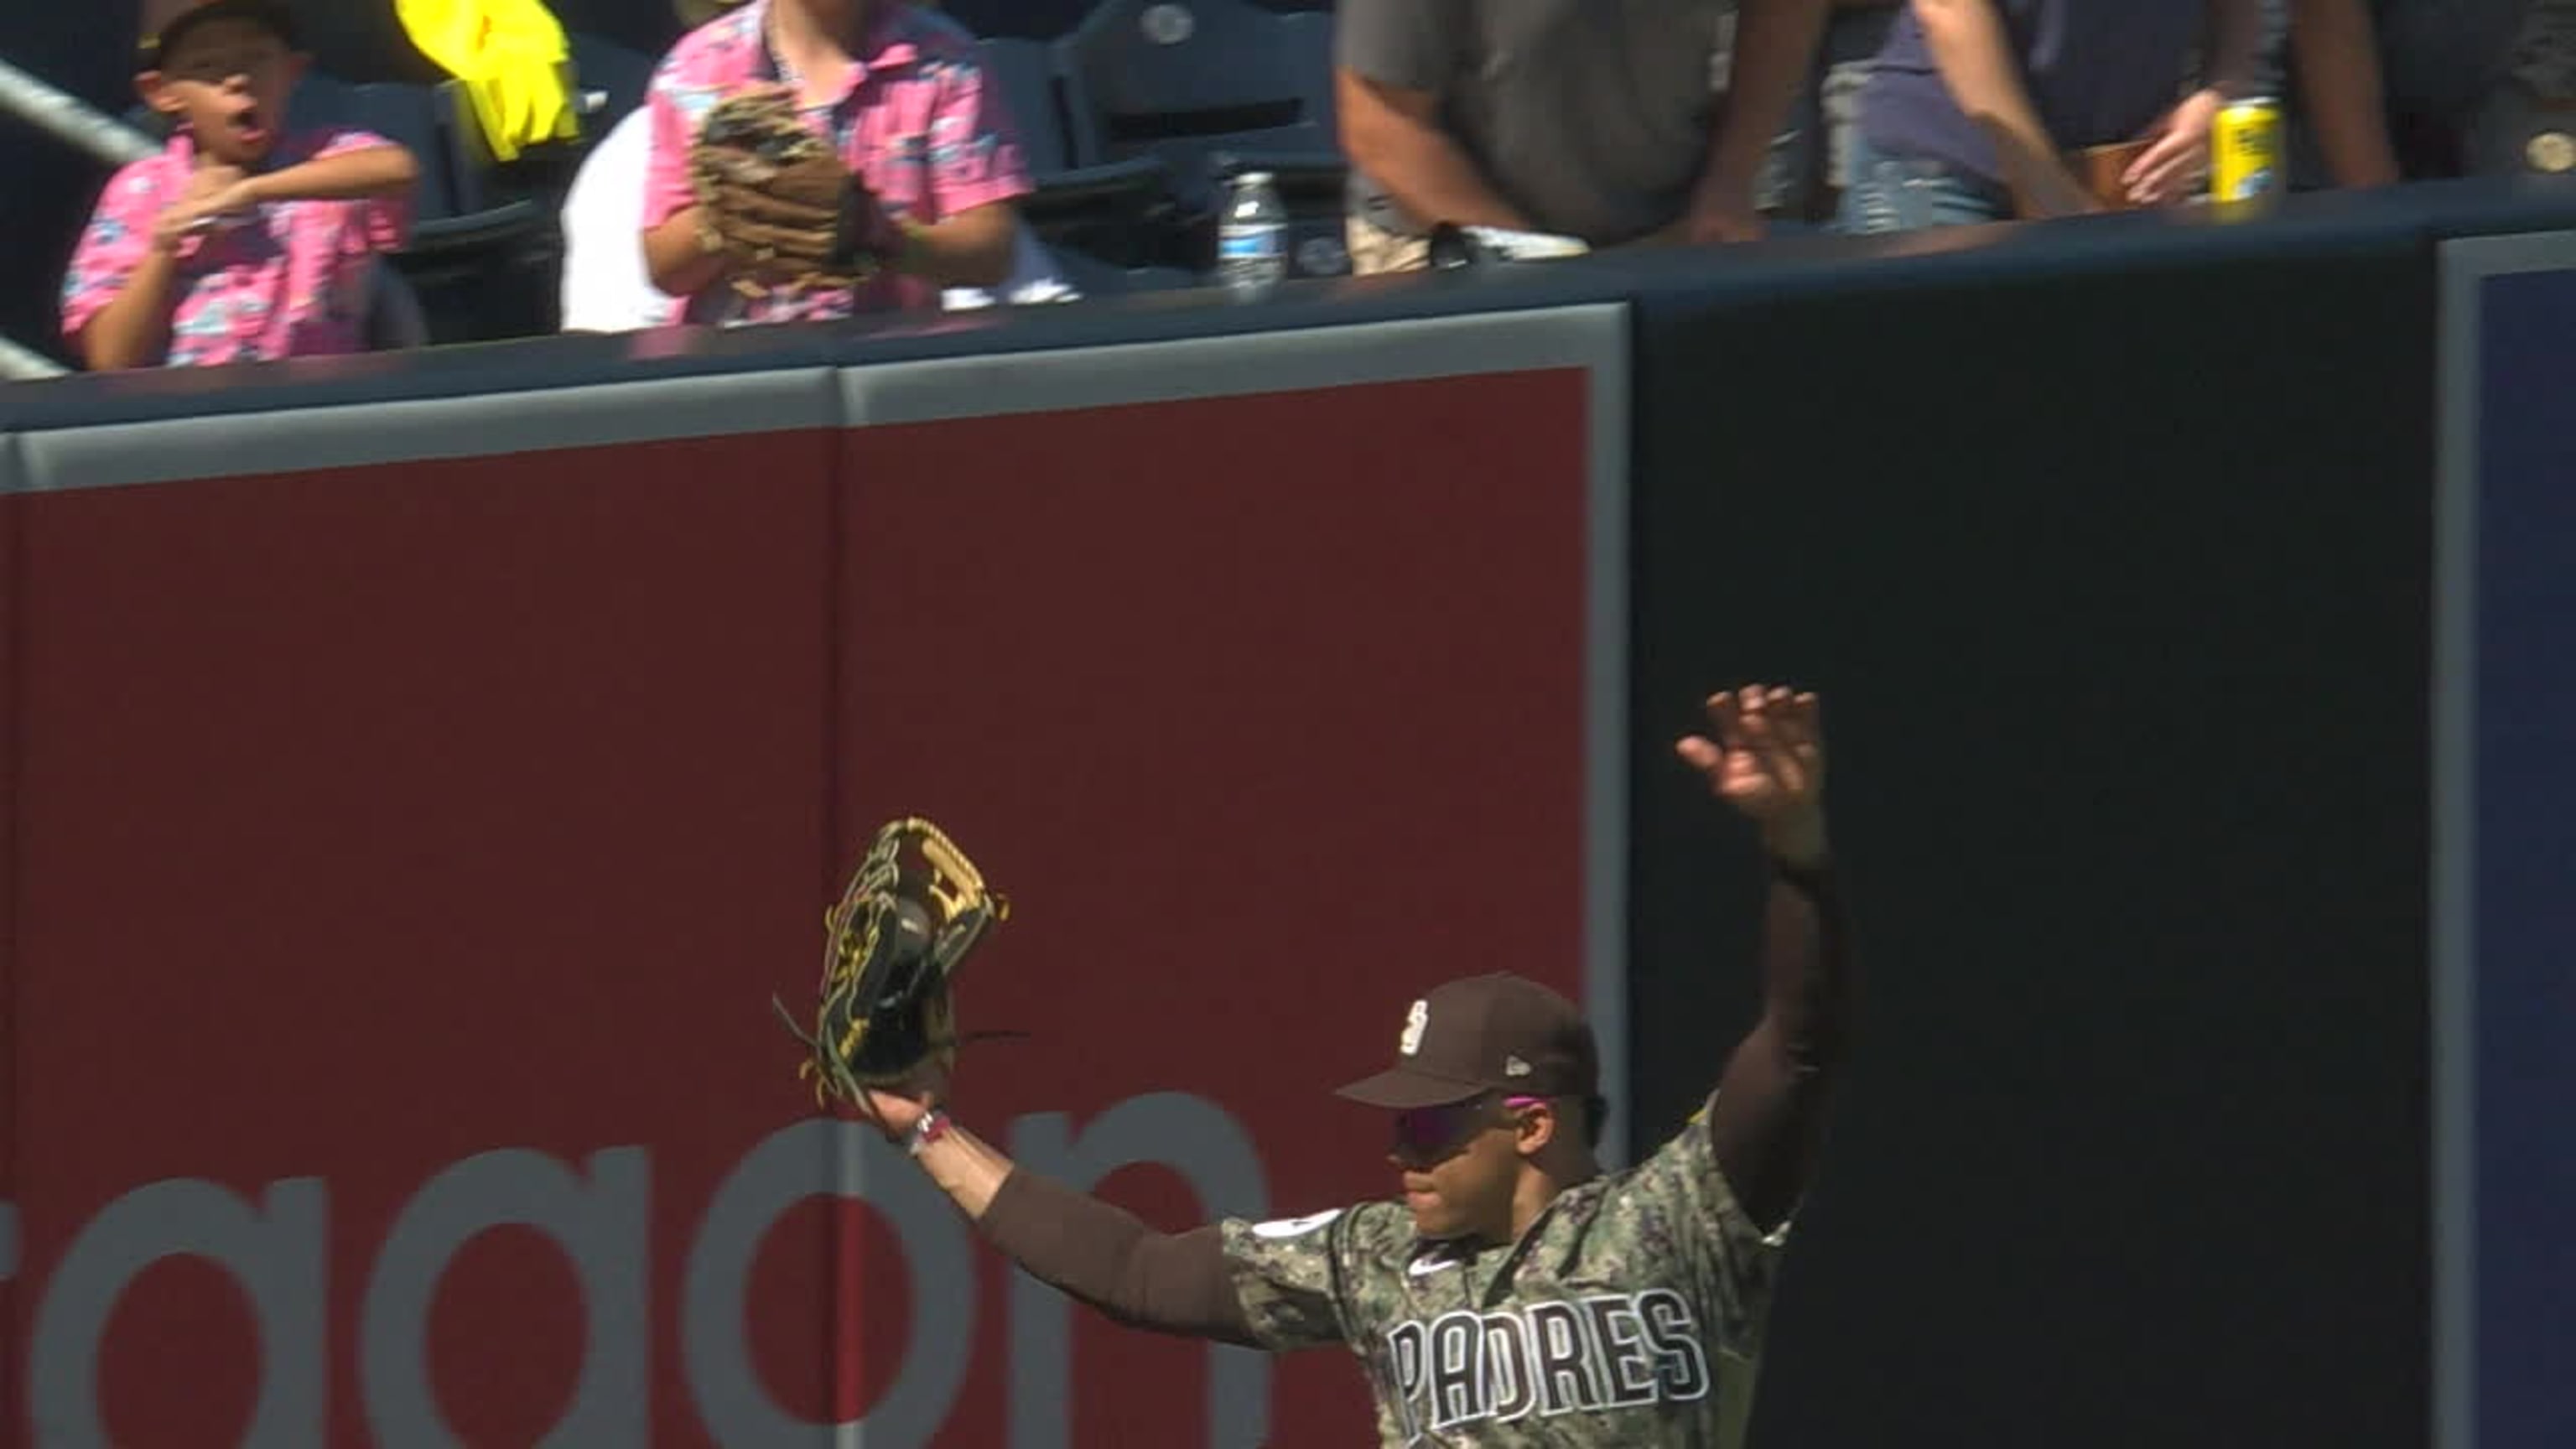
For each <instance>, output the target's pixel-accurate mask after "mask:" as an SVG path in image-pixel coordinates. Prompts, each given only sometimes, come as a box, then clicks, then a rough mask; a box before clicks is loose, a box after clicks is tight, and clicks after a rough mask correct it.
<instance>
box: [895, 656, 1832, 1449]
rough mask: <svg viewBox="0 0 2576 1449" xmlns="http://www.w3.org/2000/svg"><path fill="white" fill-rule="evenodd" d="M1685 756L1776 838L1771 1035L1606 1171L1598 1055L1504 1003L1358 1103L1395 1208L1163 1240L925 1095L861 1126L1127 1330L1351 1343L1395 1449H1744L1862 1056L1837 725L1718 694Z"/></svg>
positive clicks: (1557, 1023)
mask: <svg viewBox="0 0 2576 1449" xmlns="http://www.w3.org/2000/svg"><path fill="white" fill-rule="evenodd" d="M1708 718H1709V728H1708V730H1707V731H1706V732H1705V733H1702V734H1696V735H1692V736H1689V737H1687V738H1684V739H1682V740H1681V741H1679V742H1678V744H1677V745H1676V752H1677V753H1678V754H1679V756H1680V758H1681V759H1682V760H1683V761H1685V762H1686V763H1687V764H1689V765H1690V766H1692V767H1693V768H1695V769H1697V770H1698V771H1699V772H1700V773H1701V774H1702V775H1703V776H1704V777H1705V779H1706V782H1707V785H1708V788H1709V790H1710V791H1711V793H1713V794H1714V795H1716V796H1717V797H1718V798H1719V799H1721V800H1724V801H1725V802H1727V803H1728V804H1729V805H1731V806H1733V807H1734V808H1735V810H1736V811H1738V812H1739V813H1741V814H1742V815H1743V816H1745V817H1746V818H1748V819H1749V820H1750V821H1751V822H1752V824H1753V825H1754V826H1755V827H1756V828H1757V829H1758V830H1759V832H1760V834H1761V839H1762V843H1763V845H1764V847H1765V851H1766V854H1767V856H1768V869H1769V874H1770V880H1771V887H1770V900H1769V906H1768V919H1767V927H1766V935H1767V941H1766V945H1765V955H1766V965H1765V969H1766V981H1765V1008H1764V1011H1763V1014H1762V1017H1761V1020H1760V1023H1759V1024H1758V1025H1756V1026H1755V1027H1754V1029H1753V1030H1752V1032H1751V1033H1750V1034H1749V1035H1748V1036H1746V1037H1745V1038H1744V1039H1743V1040H1742V1041H1741V1042H1740V1043H1738V1044H1737V1045H1736V1047H1735V1049H1734V1051H1733V1052H1732V1053H1731V1054H1730V1055H1729V1056H1728V1058H1727V1060H1726V1063H1725V1067H1724V1070H1723V1071H1722V1072H1721V1073H1720V1075H1719V1078H1718V1081H1717V1083H1716V1086H1715V1089H1714V1091H1713V1092H1712V1093H1711V1095H1710V1097H1709V1098H1708V1101H1707V1102H1706V1104H1705V1105H1704V1107H1703V1109H1702V1110H1701V1111H1700V1112H1699V1113H1698V1114H1696V1115H1694V1116H1693V1117H1692V1118H1691V1120H1690V1122H1689V1124H1688V1125H1687V1126H1685V1127H1684V1128H1683V1129H1682V1130H1681V1132H1680V1133H1679V1134H1678V1135H1676V1136H1675V1137H1674V1138H1672V1140H1670V1141H1669V1142H1667V1143H1665V1144H1664V1146H1663V1147H1662V1148H1661V1149H1660V1150H1658V1151H1656V1152H1655V1153H1654V1154H1653V1155H1652V1156H1651V1157H1648V1158H1647V1159H1646V1160H1645V1161H1644V1162H1643V1163H1641V1164H1639V1165H1637V1166H1635V1167H1633V1168H1630V1169H1627V1170H1625V1171H1621V1172H1616V1173H1605V1172H1603V1171H1602V1170H1601V1169H1600V1167H1599V1166H1598V1165H1597V1164H1596V1162H1595V1160H1594V1152H1593V1149H1594V1144H1593V1140H1592V1139H1593V1135H1594V1133H1595V1132H1596V1131H1597V1130H1598V1127H1599V1124H1600V1121H1601V1115H1602V1096H1601V1082H1600V1080H1599V1064H1598V1056H1597V1053H1596V1051H1595V1045H1594V1040H1593V1035H1592V1032H1591V1029H1590V1027H1589V1026H1588V1025H1587V1024H1586V1023H1585V1021H1584V1020H1583V1018H1582V1017H1581V1015H1580V1014H1579V1013H1578V1012H1577V1011H1576V1009H1575V1008H1574V1006H1573V1005H1572V1004H1571V1003H1569V1002H1567V1001H1566V1000H1565V999H1564V998H1562V997H1560V996H1558V995H1557V994H1556V993H1554V992H1552V991H1549V990H1548V989H1546V988H1544V987H1542V986H1539V985H1537V984H1536V983H1533V982H1530V981H1526V980H1523V979H1521V978H1518V977H1515V976H1509V975H1486V976H1475V977H1469V978H1466V979H1463V980H1456V981H1451V982H1448V983H1446V984H1444V985H1441V986H1437V987H1434V988H1433V989H1432V990H1430V991H1429V992H1428V993H1426V994H1425V995H1424V996H1423V997H1422V998H1421V999H1420V1000H1419V1001H1416V1002H1414V1003H1413V1005H1412V1008H1411V1010H1410V1011H1409V1012H1408V1014H1407V1015H1406V1017H1405V1019H1404V1021H1403V1022H1402V1023H1400V1029H1399V1031H1398V1033H1397V1037H1398V1039H1397V1043H1396V1047H1397V1051H1396V1057H1395V1061H1394V1064H1393V1065H1392V1066H1391V1067H1389V1068H1388V1069H1387V1070H1386V1071H1383V1072H1380V1073H1379V1074H1377V1075H1376V1076H1373V1077H1370V1078H1368V1079H1366V1080H1364V1081H1360V1082H1356V1083H1353V1084H1352V1085H1350V1086H1348V1087H1345V1088H1343V1089H1342V1093H1341V1095H1343V1096H1344V1097H1347V1098H1350V1099H1352V1100H1355V1101H1358V1102H1361V1103H1365V1104H1367V1105H1369V1106H1372V1107H1375V1108H1379V1109H1382V1110H1384V1111H1386V1112H1387V1113H1388V1114H1389V1115H1390V1117H1391V1123H1390V1127H1391V1134H1392V1146H1391V1151H1390V1154H1389V1156H1390V1159H1391V1161H1392V1163H1393V1165H1394V1166H1395V1168H1396V1170H1397V1172H1398V1174H1399V1185H1400V1187H1401V1195H1400V1196H1397V1197H1391V1198H1388V1199H1385V1200H1380V1201H1373V1202H1366V1203H1361V1204H1359V1205H1356V1206H1352V1207H1347V1208H1341V1209H1336V1210H1334V1211H1329V1212H1322V1213H1317V1214H1314V1215H1312V1216H1309V1217H1302V1218H1296V1219H1292V1220H1285V1221H1276V1222H1259V1223H1256V1222H1246V1221H1235V1220H1229V1221H1225V1222H1221V1223H1217V1224H1214V1225H1211V1226H1208V1227H1203V1228H1199V1229H1196V1230H1193V1231H1190V1232H1185V1233H1178V1234H1165V1233H1159V1232H1156V1231H1154V1230H1152V1229H1151V1228H1149V1227H1147V1226H1146V1225H1145V1224H1144V1223H1142V1222H1140V1221H1138V1220H1137V1219H1136V1218H1135V1217H1134V1216H1132V1215H1131V1214H1129V1213H1127V1212H1125V1211H1123V1210H1122V1209H1119V1208H1117V1207H1114V1206H1111V1205H1109V1204H1106V1203H1103V1202H1101V1201H1099V1200H1098V1199H1096V1198H1093V1197H1091V1196H1089V1195H1087V1194H1084V1193H1079V1192H1076V1191H1073V1190H1071V1189H1069V1188H1067V1187H1065V1186H1063V1185H1061V1184H1058V1183H1054V1182H1051V1181H1048V1180H1046V1179H1044V1178H1041V1177H1039V1176H1037V1175H1035V1174H1033V1173H1029V1172H1025V1171H1020V1170H1018V1169H1016V1168H1014V1166H1013V1165H1012V1163H1011V1162H1010V1160H1009V1159H1007V1158H1005V1157H1004V1156H1003V1155H1002V1154H1001V1153H999V1152H997V1151H995V1150H994V1149H993V1148H992V1147H991V1146H989V1145H988V1144H986V1143H984V1142H983V1141H981V1140H979V1139H977V1138H976V1137H975V1136H974V1135H973V1134H972V1133H970V1132H968V1131H966V1130H965V1129H964V1128H962V1127H960V1126H958V1125H956V1124H955V1123H954V1122H952V1121H951V1120H950V1118H949V1117H948V1115H947V1113H946V1112H945V1111H943V1110H942V1109H941V1107H940V1105H939V1102H940V1097H941V1093H942V1090H943V1088H944V1085H945V1084H944V1082H943V1081H942V1080H941V1079H940V1076H939V1074H938V1072H937V1071H936V1070H932V1071H929V1072H927V1073H925V1074H923V1075H921V1076H918V1077H916V1078H914V1079H913V1080H911V1081H909V1082H907V1083H906V1084H905V1085H903V1086H902V1087H899V1088H897V1089H893V1090H870V1091H866V1092H865V1093H864V1094H863V1100H862V1107H863V1109H864V1110H865V1111H866V1112H867V1113H868V1115H869V1116H871V1117H872V1118H874V1120H875V1121H876V1123H877V1125H878V1126H879V1127H880V1128H881V1129H882V1130H884V1131H885V1132H886V1134H887V1135H888V1136H889V1137H890V1138H892V1139H893V1140H895V1141H896V1142H898V1143H900V1144H901V1145H903V1146H905V1147H906V1148H907V1149H908V1150H909V1151H910V1152H911V1154H912V1156H913V1157H914V1159H915V1160H916V1161H918V1162H919V1163H920V1164H921V1166H922V1168H923V1169H924V1170H925V1171H926V1172H927V1173H928V1174H929V1175H930V1177H931V1178H932V1179H933V1180H934V1181H936V1182H937V1183H938V1184H939V1186H940V1187H941V1188H942V1189H944V1190H945V1191H946V1192H947V1193H948V1194H949V1196H950V1197H952V1198H953V1199H955V1201H956V1202H957V1204H958V1206H959V1207H960V1208H961V1209H963V1210H964V1212H965V1213H966V1215H967V1216H968V1217H969V1218H970V1219H972V1220H973V1221H974V1222H975V1223H976V1224H977V1226H978V1228H979V1230H980V1231H981V1232H982V1233H983V1234H984V1236H985V1237H987V1238H988V1239H989V1240H990V1241H991V1242H992V1243H993V1244H994V1245H995V1246H997V1247H998V1248H1000V1249H1001V1250H1002V1251H1003V1252H1004V1253H1006V1254H1008V1255H1010V1256H1011V1257H1012V1258H1013V1259H1015V1260H1016V1261H1017V1262H1018V1263H1019V1264H1020V1266H1021V1267H1022V1268H1024V1269H1026V1270H1027V1271H1028V1272H1029V1273H1031V1274H1033V1275H1035V1276H1036V1277H1037V1278H1039V1279H1041V1280H1042V1281H1045V1282H1047V1283H1050V1284H1052V1285H1054V1286H1055V1287H1057V1288H1059V1289H1061V1290H1062V1291H1064V1292H1065V1293H1067V1294H1070V1295H1071V1296H1073V1297H1074V1298H1076V1299H1078V1300H1080V1301H1081V1302H1083V1303H1086V1304H1089V1305H1091V1306H1092V1307H1094V1308H1096V1309H1098V1310H1100V1311H1101V1312H1103V1313H1105V1314H1107V1315H1109V1316H1110V1317H1111V1318H1113V1319H1115V1320H1116V1321H1118V1322H1120V1323H1124V1324H1128V1325H1131V1326H1137V1327H1143V1328H1149V1329H1155V1330H1160V1331H1163V1332H1170V1333H1179V1334H1187V1335H1192V1336H1197V1337H1203V1338H1210V1339H1216V1340H1220V1341H1223V1342H1228V1343H1234V1344H1241V1345H1247V1346H1252V1347H1258V1348H1263V1349H1268V1350H1272V1351H1286V1350H1291V1349H1301V1348H1311V1347H1317V1346H1322V1345H1328V1344H1343V1345H1347V1346H1348V1347H1349V1348H1350V1349H1352V1350H1353V1351H1354V1352H1355V1353H1356V1354H1357V1355H1358V1357H1359V1359H1360V1361H1361V1363H1362V1364H1363V1365H1364V1366H1365V1369H1366V1372H1367V1373H1368V1375H1369V1379H1370V1383H1371V1386H1372V1388H1373V1390H1374V1392H1375V1396H1376V1401H1377V1419H1378V1432H1379V1435H1380V1437H1381V1439H1382V1440H1383V1442H1384V1443H1386V1444H1389V1445H1464V1444H1477V1445H1486V1446H1496V1445H1535V1444H1550V1445H1572V1446H1593V1445H1620V1446H1666V1445H1669V1446H1732V1445H1737V1444H1740V1443H1741V1442H1742V1440H1743V1435H1744V1426H1745V1422H1746V1420H1747V1418H1748V1417H1749V1415H1750V1412H1751V1408H1752V1389H1753V1378H1754V1373H1755V1370H1756V1367H1757V1366H1758V1364H1759V1363H1760V1361H1761V1353H1762V1343H1763V1335H1764V1324H1765V1320H1766V1318H1767V1316H1768V1311H1769V1308H1770V1304H1771V1296H1772V1284H1773V1280H1774V1275H1775V1272H1776V1266H1777V1263H1778V1260H1779V1255H1780V1251H1781V1249H1782V1247H1783V1244H1784V1242H1785V1239H1786V1236H1787V1230H1788V1222H1789V1218H1790V1215H1791V1211H1792V1209H1793V1208H1794V1207H1795V1206H1796V1205H1797V1203H1798V1201H1799V1198H1800V1196H1801V1194H1802V1193H1803V1192H1804V1190H1805V1189H1806V1186H1807V1183H1808V1179H1809V1175H1810V1173H1811V1170H1812V1165H1813V1163H1814V1160H1815V1157H1816V1151H1817V1146H1818V1142H1819V1138H1820V1134H1821V1128H1822V1124H1823V1119H1824V1105H1825V1096H1826V1090H1827V1088H1828V1086H1829V1084H1830V1082H1831V1080H1832V1076H1833V1073H1834V1072H1835V1070H1836V1069H1837V1067H1838V1065H1839V1063H1840V1062H1841V1060H1842V1058H1843V1055H1844V1047H1845V1042H1846V1038H1847V1035H1848V1033H1847V1030H1846V1027H1847V1018H1848V1014H1849V1007H1848V1002H1849V999H1850V995H1851V973H1850V972H1849V971H1848V970H1847V969H1846V967H1845V964H1844V959H1843V951H1842V941H1843V930H1842V925H1841V915H1840V912H1839V910H1838V908H1837V906H1836V897H1835V891H1834V887H1833V874H1832V866H1831V857H1830V854H1829V852H1828V849H1827V845H1826V831H1825V812H1824V806H1823V788H1824V777H1825V759H1824V745H1823V741H1822V737H1821V734H1820V731H1819V727H1818V719H1817V704H1816V699H1815V697H1814V696H1813V695H1810V694H1799V693H1792V692H1790V691H1788V690H1785V689H1776V688H1767V687H1759V686H1757V687H1752V688H1746V689H1742V690H1735V691H1729V692H1727V693H1722V694H1718V695H1715V696H1713V697H1712V698H1711V699H1710V700H1709V701H1708Z"/></svg>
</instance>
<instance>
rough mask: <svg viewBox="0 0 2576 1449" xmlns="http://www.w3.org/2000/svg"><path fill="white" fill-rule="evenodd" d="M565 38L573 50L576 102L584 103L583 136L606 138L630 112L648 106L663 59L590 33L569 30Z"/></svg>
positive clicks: (582, 117)
mask: <svg viewBox="0 0 2576 1449" xmlns="http://www.w3.org/2000/svg"><path fill="white" fill-rule="evenodd" d="M564 38H565V40H566V42H567V43H568V44H569V47H570V49H571V51H572V72H573V90H574V92H575V99H576V100H578V101H580V102H581V103H582V116H581V130H582V134H583V135H584V136H588V137H592V138H597V137H600V136H605V135H607V134H608V132H609V130H610V128H612V127H614V126H615V125H616V124H617V123H618V122H619V121H620V120H623V119H624V118H625V116H626V113H627V112H629V111H632V110H634V109H635V108H636V107H637V106H640V105H642V104H644V93H645V91H646V90H648V89H650V88H651V86H652V84H653V67H654V66H656V65H658V64H660V60H659V58H658V57H656V56H650V55H646V54H645V53H644V52H642V51H640V50H635V49H633V48H631V47H628V46H626V45H623V44H620V43H619V42H617V41H614V40H610V39H607V38H605V37H603V36H597V35H592V34H590V33H588V32H586V31H578V30H576V31H568V32H566V33H565V36H564ZM594 103H595V104H594Z"/></svg>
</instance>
